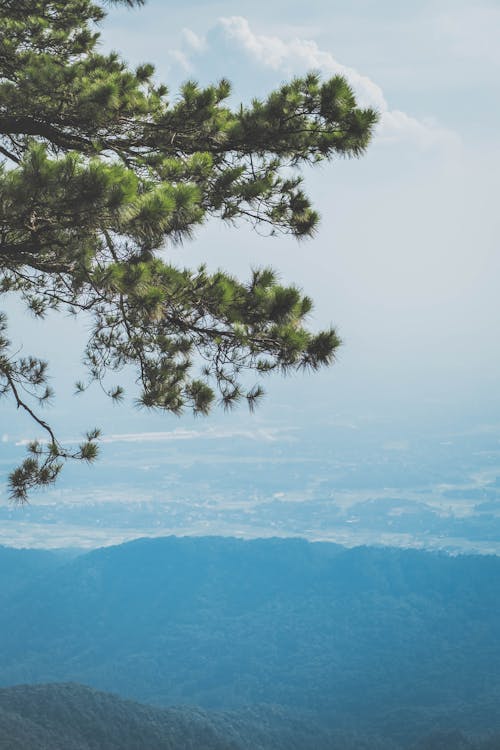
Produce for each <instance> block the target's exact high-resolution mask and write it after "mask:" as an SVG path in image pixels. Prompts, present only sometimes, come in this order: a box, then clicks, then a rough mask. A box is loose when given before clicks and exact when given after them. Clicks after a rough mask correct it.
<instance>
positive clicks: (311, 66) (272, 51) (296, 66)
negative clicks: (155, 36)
mask: <svg viewBox="0 0 500 750" xmlns="http://www.w3.org/2000/svg"><path fill="white" fill-rule="evenodd" d="M216 29H217V31H219V32H222V35H223V37H224V38H225V39H226V40H228V41H229V42H230V43H231V44H233V45H235V46H236V47H237V48H238V49H239V50H241V51H242V52H243V53H244V54H245V55H247V56H249V57H251V58H252V59H253V60H254V61H256V62H257V63H258V64H260V65H262V66H264V67H266V68H270V69H272V70H275V71H280V72H283V73H285V74H287V75H293V74H304V73H306V72H308V71H310V70H318V71H320V72H322V73H324V74H326V75H343V76H345V78H346V79H347V80H348V81H349V83H350V84H351V85H352V87H353V89H354V91H355V93H356V96H357V99H358V102H359V103H360V105H361V106H363V107H367V106H371V107H374V108H375V109H377V110H378V111H379V112H380V114H381V119H380V123H379V125H378V128H377V136H378V139H379V140H380V141H386V142H387V141H390V142H401V141H408V142H411V143H412V144H414V145H416V146H417V147H418V148H422V149H427V148H431V147H434V146H447V147H453V146H457V145H458V144H459V142H460V139H459V136H458V135H457V134H456V133H455V132H453V131H451V130H448V129H446V128H443V127H442V126H439V125H438V124H437V123H435V122H433V121H432V120H431V119H417V118H415V117H412V116H411V115H409V114H407V113H406V112H402V111H399V110H391V109H389V105H388V103H387V100H386V98H385V96H384V92H383V91H382V88H381V87H380V86H379V85H378V84H377V83H375V81H373V80H372V79H371V78H369V77H368V76H366V75H363V74H362V73H359V72H358V71H357V70H355V69H354V68H351V67H349V66H347V65H344V64H343V63H341V62H339V61H338V60H336V59H335V58H334V57H333V55H332V54H331V53H330V52H328V51H326V50H323V49H321V48H320V47H319V46H318V44H317V42H315V41H314V40H311V39H300V38H298V37H295V38H291V39H283V38H281V37H279V36H269V35H265V34H257V33H256V32H255V31H254V30H253V29H252V27H251V26H250V23H249V22H248V20H247V19H246V18H244V17H242V16H230V17H225V18H220V19H219V21H218V23H217V26H216ZM184 36H185V39H186V42H187V45H188V47H189V48H190V51H191V52H194V53H195V54H197V53H199V52H200V51H203V50H206V49H207V42H206V40H201V39H200V37H198V36H197V35H196V34H194V32H191V31H189V30H185V31H184Z"/></svg>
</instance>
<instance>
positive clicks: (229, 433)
mask: <svg viewBox="0 0 500 750" xmlns="http://www.w3.org/2000/svg"><path fill="white" fill-rule="evenodd" d="M290 432H291V429H290V428H287V429H282V428H263V427H261V428H257V429H255V430H238V429H222V428H215V427H214V428H211V429H208V430H185V429H179V430H171V431H169V432H129V433H117V434H114V435H103V437H102V438H100V440H99V442H100V443H163V442H171V441H183V440H232V439H234V438H243V439H245V440H257V441H265V442H270V441H275V440H278V439H279V438H282V439H283V438H284V439H290V438H289V433H290ZM31 441H32V438H23V439H22V440H19V441H18V442H16V445H17V446H26V445H28V444H29V443H30V442H31ZM40 442H42V443H46V442H47V441H46V440H44V439H42V440H40ZM62 442H63V443H64V444H72V443H77V442H79V441H78V440H77V439H76V438H73V439H70V438H66V439H65V440H63V441H62Z"/></svg>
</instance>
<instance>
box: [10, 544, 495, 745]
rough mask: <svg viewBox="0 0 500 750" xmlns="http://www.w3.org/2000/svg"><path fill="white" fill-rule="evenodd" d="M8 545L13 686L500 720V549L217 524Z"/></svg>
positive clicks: (425, 723) (361, 724) (437, 725)
mask: <svg viewBox="0 0 500 750" xmlns="http://www.w3.org/2000/svg"><path fill="white" fill-rule="evenodd" d="M11 553H12V551H9V550H5V549H0V571H1V574H0V581H2V583H1V587H2V590H1V591H0V604H1V606H0V665H1V667H0V684H3V685H5V686H8V685H13V684H19V683H37V682H68V681H71V682H78V683H84V684H88V685H92V686H93V687H94V688H97V689H100V690H106V691H112V692H116V693H119V694H120V695H123V696H126V697H129V698H134V699H136V700H140V701H145V702H148V703H155V704H157V705H163V706H166V705H188V704H189V705H193V706H196V705H200V706H203V707H204V708H206V709H214V710H217V711H240V710H241V709H243V708H244V707H247V706H255V705H262V704H273V705H278V706H282V707H283V710H284V711H285V712H288V713H289V714H290V715H293V714H294V713H297V714H298V713H302V712H305V713H307V712H310V713H314V715H315V717H316V719H315V720H314V721H316V723H317V724H318V726H319V725H320V724H321V726H324V727H327V728H328V727H330V728H332V727H333V728H335V730H336V731H344V730H345V731H350V730H356V731H360V732H361V733H366V732H373V733H374V734H377V735H380V736H384V737H386V738H388V740H389V739H390V740H391V741H394V743H396V744H395V746H396V747H398V746H400V745H405V746H406V745H408V744H409V743H411V742H413V741H416V739H417V738H418V737H419V736H421V735H423V734H426V733H428V732H429V731H431V730H433V729H436V730H439V731H448V730H455V729H457V730H460V731H464V732H472V733H479V734H483V733H484V732H485V731H487V730H498V729H500V710H499V709H500V625H499V623H500V597H499V596H498V592H499V590H500V586H499V584H500V559H499V558H496V557H480V556H463V557H456V558H453V557H449V556H447V555H443V554H437V553H426V552H418V551H414V550H413V551H404V550H396V549H378V548H357V549H345V548H343V547H339V546H336V545H331V544H320V543H317V544H311V543H308V542H305V541H303V540H298V539H295V540H278V539H273V540H265V541H264V540H253V541H242V540H236V539H223V538H216V537H213V538H182V539H181V538H175V537H169V538H165V539H154V540H151V539H148V540H138V541H135V542H131V543H128V544H124V545H121V546H118V547H113V548H105V549H100V550H96V551H94V552H92V553H89V554H85V555H82V556H80V557H78V558H76V559H73V560H70V561H64V560H61V559H60V558H57V560H55V559H53V558H52V557H51V556H50V555H48V557H47V556H46V555H42V556H41V557H40V559H38V560H36V561H35V558H32V560H33V563H34V564H33V566H32V567H30V566H29V565H28V566H27V567H25V568H22V567H21V566H20V563H19V564H17V563H16V560H15V558H16V555H12V554H11ZM18 554H19V555H21V557H22V554H23V553H22V552H19V553H18ZM30 565H31V563H30ZM22 570H26V571H27V572H26V573H25V576H26V577H25V579H24V580H23V576H22V575H21V574H19V571H22ZM0 747H1V746H0Z"/></svg>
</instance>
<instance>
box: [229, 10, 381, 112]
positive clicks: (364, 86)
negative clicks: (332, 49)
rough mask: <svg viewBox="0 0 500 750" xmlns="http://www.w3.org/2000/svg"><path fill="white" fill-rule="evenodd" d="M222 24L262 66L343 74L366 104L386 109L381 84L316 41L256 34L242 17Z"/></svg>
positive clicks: (231, 18)
mask: <svg viewBox="0 0 500 750" xmlns="http://www.w3.org/2000/svg"><path fill="white" fill-rule="evenodd" d="M219 24H220V26H221V27H222V29H223V30H224V32H225V34H226V36H227V37H228V38H230V39H233V40H234V41H236V42H237V43H239V44H240V45H241V46H242V47H243V49H244V50H245V51H246V52H247V53H249V54H250V55H251V56H252V57H254V58H256V59H257V60H258V61H259V62H260V63H262V64H263V65H266V66H267V67H270V68H274V70H283V71H285V72H287V73H289V74H291V73H295V72H297V70H311V69H318V70H322V71H324V72H325V73H330V74H332V75H336V74H338V75H343V76H345V77H346V78H347V79H348V80H349V81H350V82H351V83H352V85H353V86H354V87H355V89H356V92H357V95H358V98H359V101H360V103H361V104H362V105H363V106H374V107H376V108H377V109H379V110H380V111H384V110H386V109H387V102H386V100H385V98H384V94H383V92H382V89H381V88H380V86H378V85H377V84H376V83H374V82H373V81H372V80H371V79H370V78H368V77H367V76H364V75H361V74H360V73H358V72H357V71H356V70H354V68H349V67H347V66H346V65H342V63H339V62H338V61H337V60H335V58H334V57H333V56H332V55H331V54H330V53H329V52H325V51H324V50H322V49H320V48H319V47H318V45H317V43H316V42H315V41H313V40H310V39H297V38H296V39H290V40H288V41H284V40H283V39H280V38H279V37H277V36H264V35H258V34H255V33H254V32H253V31H252V29H251V27H250V24H249V22H248V21H247V19H246V18H243V17H241V16H232V17H230V18H221V19H220V20H219Z"/></svg>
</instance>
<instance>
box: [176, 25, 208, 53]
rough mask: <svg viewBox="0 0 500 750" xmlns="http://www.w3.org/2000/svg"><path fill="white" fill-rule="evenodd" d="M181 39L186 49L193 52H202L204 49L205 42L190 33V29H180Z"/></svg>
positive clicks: (192, 32) (193, 33)
mask: <svg viewBox="0 0 500 750" xmlns="http://www.w3.org/2000/svg"><path fill="white" fill-rule="evenodd" d="M182 38H183V41H184V42H185V44H186V45H187V47H189V48H190V49H192V50H194V51H195V52H203V50H204V49H206V45H207V43H206V40H205V39H203V37H201V36H199V35H198V34H196V33H195V32H194V31H192V29H182Z"/></svg>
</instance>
